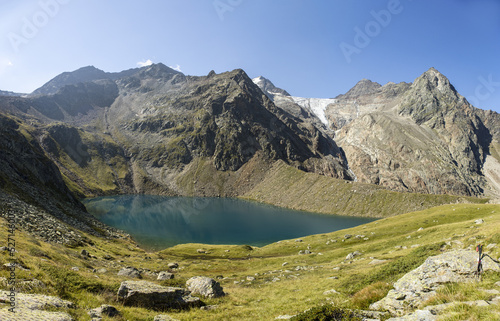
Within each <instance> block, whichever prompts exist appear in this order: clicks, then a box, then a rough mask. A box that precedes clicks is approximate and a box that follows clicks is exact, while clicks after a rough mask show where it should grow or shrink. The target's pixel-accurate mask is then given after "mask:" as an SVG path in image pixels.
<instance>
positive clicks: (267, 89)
mask: <svg viewBox="0 0 500 321" xmlns="http://www.w3.org/2000/svg"><path fill="white" fill-rule="evenodd" d="M252 81H253V82H254V84H256V85H257V86H259V88H260V89H261V90H262V91H263V92H264V93H265V94H266V95H267V96H268V97H269V98H271V99H273V100H274V96H276V95H280V96H290V94H289V93H288V92H287V91H286V90H284V89H281V88H278V87H276V86H275V85H274V84H273V83H272V82H271V81H270V80H269V79H267V78H265V77H263V76H259V77H256V78H253V79H252Z"/></svg>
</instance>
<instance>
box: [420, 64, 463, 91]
mask: <svg viewBox="0 0 500 321" xmlns="http://www.w3.org/2000/svg"><path fill="white" fill-rule="evenodd" d="M412 87H413V88H417V89H420V90H429V91H434V90H438V91H439V92H441V93H442V94H444V95H447V96H451V97H453V98H458V96H457V91H456V89H455V87H453V85H452V84H451V83H450V80H449V79H448V78H446V76H444V75H443V74H442V73H440V72H439V71H438V70H437V69H435V68H434V67H431V68H430V69H429V70H427V71H426V72H424V73H423V74H422V75H421V76H420V77H418V78H417V79H416V80H415V81H414V82H413V86H412Z"/></svg>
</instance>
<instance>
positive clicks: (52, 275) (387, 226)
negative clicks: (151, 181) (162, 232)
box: [0, 204, 500, 320]
mask: <svg viewBox="0 0 500 321" xmlns="http://www.w3.org/2000/svg"><path fill="white" fill-rule="evenodd" d="M479 218H482V219H484V220H485V224H481V225H476V224H475V223H474V221H475V220H476V219H479ZM498 226H500V206H499V205H491V204H486V205H478V204H454V205H444V206H439V207H434V208H431V209H427V210H423V211H419V212H413V213H408V214H402V215H399V216H395V217H390V218H385V219H381V220H378V221H375V222H372V223H369V224H366V225H362V226H358V227H355V228H351V229H347V230H342V231H336V232H333V233H326V234H319V235H311V236H306V237H302V240H303V242H295V240H282V241H280V242H276V243H272V244H270V245H268V246H264V247H248V246H239V245H206V244H183V245H178V246H175V247H171V248H168V249H165V250H162V251H158V252H154V253H148V252H147V251H145V250H143V249H141V248H138V247H137V246H136V245H135V244H134V243H133V242H131V241H128V240H119V239H110V240H106V239H101V238H97V237H93V236H90V235H87V237H88V238H89V239H90V240H91V241H92V242H93V243H94V245H93V246H87V247H85V249H87V250H88V251H89V252H90V254H91V255H94V256H96V257H97V259H94V258H89V259H85V258H82V257H81V256H80V255H79V253H80V251H81V250H82V249H83V247H77V248H67V247H64V246H62V245H57V244H47V243H44V242H42V241H38V240H36V239H34V238H33V237H31V236H29V235H27V234H25V233H24V232H21V231H19V232H18V235H17V240H16V241H17V242H16V249H17V251H18V253H17V255H16V257H17V259H18V260H19V261H22V262H23V264H24V265H26V266H27V267H28V268H29V269H30V271H19V273H18V276H17V277H18V279H19V280H20V279H32V278H36V279H38V280H40V281H42V282H43V283H45V285H46V286H45V287H35V288H32V289H30V290H29V291H30V292H34V293H43V294H50V295H58V296H61V297H63V298H67V299H68V300H70V301H72V302H74V303H75V304H76V306H77V307H76V309H73V310H72V311H71V313H72V315H74V317H75V319H78V320H79V319H82V320H85V318H87V314H86V313H87V310H88V309H90V308H95V307H98V306H100V305H101V304H111V305H113V306H115V307H117V308H118V310H119V311H121V312H122V316H121V318H122V320H152V319H153V317H154V316H155V315H157V314H158V312H153V311H149V310H147V309H143V308H133V307H125V306H123V305H122V304H121V303H120V302H118V301H117V300H116V291H117V289H118V287H119V285H120V283H121V282H122V281H124V280H125V279H124V278H122V277H119V276H117V272H118V271H119V269H120V268H121V267H125V266H134V267H137V268H143V269H149V270H151V271H158V272H159V271H166V270H168V268H167V264H168V263H171V262H177V263H179V269H177V270H175V278H174V279H173V280H169V281H163V282H159V281H156V279H155V278H154V277H153V276H148V275H144V280H147V281H151V282H157V283H160V284H163V285H167V286H181V285H183V284H184V283H185V281H186V280H187V279H189V278H190V277H192V276H196V275H203V276H209V277H213V278H215V277H218V276H222V277H223V279H220V282H221V285H222V286H223V288H224V291H225V292H226V293H227V294H228V295H227V296H226V297H223V298H219V299H203V301H204V302H205V303H206V304H216V305H218V308H217V309H215V310H213V311H202V310H199V309H192V310H187V311H170V312H166V313H167V314H169V315H171V316H172V317H174V318H176V319H179V320H273V319H274V318H275V317H277V316H278V315H285V314H288V315H297V314H299V313H302V312H304V311H305V310H308V309H310V308H315V309H314V310H313V311H320V312H318V314H319V315H321V313H322V312H321V311H322V310H321V309H327V310H331V309H334V308H338V309H340V310H342V311H348V310H349V309H359V308H361V309H365V308H366V307H367V306H368V305H369V304H370V303H372V302H374V301H376V300H378V299H380V298H381V297H383V296H384V295H385V294H386V293H387V291H389V289H390V288H391V284H392V283H393V282H394V281H395V280H397V278H399V277H400V276H402V275H403V274H404V273H406V272H408V271H410V270H411V269H413V268H415V267H416V266H418V265H419V264H421V263H422V262H423V260H425V259H426V258H427V257H428V256H430V255H433V254H436V253H440V251H441V249H442V248H443V247H442V245H443V244H446V242H450V241H460V242H462V243H463V244H464V247H468V246H471V247H475V245H476V243H477V242H481V243H483V244H490V243H495V242H498V240H499V233H498ZM420 227H422V228H423V230H420V231H419V228H420ZM471 227H472V228H471ZM345 234H351V235H353V236H356V235H364V236H365V237H366V238H368V240H365V239H364V238H356V237H352V238H350V239H347V240H345V239H344V235H345ZM6 237H7V228H6V222H5V221H4V220H0V240H6ZM472 238H474V239H472ZM342 240H344V241H342ZM333 241H336V242H333ZM327 243H328V244H327ZM416 244H419V246H418V247H416V248H412V245H416ZM451 244H452V246H453V244H454V243H451ZM308 246H310V248H311V251H312V252H313V254H311V255H298V253H299V251H300V250H304V249H307V247H308ZM396 246H397V247H398V248H396ZM405 247H406V249H405ZM444 247H445V248H447V249H450V246H447V245H445V246H444ZM198 249H205V250H206V251H207V253H198V251H197V250H198ZM354 251H359V252H361V253H362V255H360V256H358V257H356V258H355V259H354V260H352V261H346V260H345V258H346V255H347V254H349V253H351V252H354ZM488 254H490V255H492V256H493V257H498V256H499V255H500V251H499V249H498V248H494V249H492V250H489V251H488ZM105 255H111V256H112V257H113V259H112V260H104V259H103V257H104V256H105ZM146 256H148V257H151V259H147V260H145V257H146ZM372 258H375V259H379V260H385V261H384V263H380V264H377V265H371V264H369V263H370V262H371V260H372ZM8 261H9V257H8V255H7V254H6V253H2V254H0V264H3V263H6V262H8ZM284 263H287V264H284ZM72 267H78V268H79V271H73V270H72V269H71V268H72ZM101 268H105V269H107V270H108V271H107V272H106V273H104V274H101V273H95V272H92V271H93V269H101ZM0 276H4V277H6V276H7V271H0ZM247 277H252V278H255V280H252V279H251V278H248V279H247ZM332 277H335V278H332ZM249 280H251V281H249ZM498 280H500V276H499V275H498V273H490V274H487V275H486V276H485V277H484V279H483V281H482V283H481V284H480V286H479V285H477V288H492V287H493V284H494V283H495V282H496V281H498ZM331 289H335V290H336V291H337V292H338V293H337V294H323V293H324V292H325V291H328V290H331ZM466 297H470V298H473V299H479V298H487V297H485V296H484V293H481V292H480V291H478V290H477V289H474V288H470V286H469V285H449V286H448V287H446V288H444V289H443V290H442V291H441V292H439V293H438V295H437V296H436V298H433V299H432V301H429V302H427V303H426V304H427V305H429V304H439V303H441V302H449V301H453V300H456V299H462V298H466ZM321 307H323V308H321ZM340 310H339V311H340ZM470 310H471V311H472V312H470V313H469V312H467V313H468V314H464V313H466V312H465V311H464V309H462V308H460V307H454V308H450V311H449V312H446V313H447V314H446V315H447V316H449V317H450V318H451V319H446V320H463V319H460V318H461V317H463V316H464V315H466V316H468V317H471V320H475V319H474V318H476V319H477V320H488V317H489V316H491V315H494V313H497V312H498V307H493V306H492V307H487V308H481V309H472V308H471V309H470ZM325 313H327V311H326V310H325ZM328 313H329V312H328ZM453 318H455V319H453ZM465 319H467V318H465ZM117 320H120V319H117Z"/></svg>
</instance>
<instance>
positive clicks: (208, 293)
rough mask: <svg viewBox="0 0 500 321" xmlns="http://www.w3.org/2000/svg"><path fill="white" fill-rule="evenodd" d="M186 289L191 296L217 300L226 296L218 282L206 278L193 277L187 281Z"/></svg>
mask: <svg viewBox="0 0 500 321" xmlns="http://www.w3.org/2000/svg"><path fill="white" fill-rule="evenodd" d="M186 287H187V288H188V290H189V291H191V292H192V293H193V294H199V295H202V296H204V297H207V298H218V297H221V296H224V295H226V294H225V293H224V290H223V289H222V287H221V285H220V284H219V282H217V281H215V280H214V279H212V278H209V277H206V276H195V277H192V278H190V279H189V280H187V282H186Z"/></svg>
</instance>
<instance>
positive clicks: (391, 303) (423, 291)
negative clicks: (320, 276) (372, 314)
mask: <svg viewBox="0 0 500 321" xmlns="http://www.w3.org/2000/svg"><path fill="white" fill-rule="evenodd" d="M477 259H478V254H477V253H476V252H475V251H470V250H455V251H450V252H447V253H444V254H440V255H437V256H431V257H429V258H427V260H425V262H424V263H423V264H422V265H421V266H419V267H418V268H416V269H415V270H413V271H411V272H409V273H407V274H406V275H404V276H403V277H402V278H401V279H399V280H398V281H397V282H396V283H394V289H393V290H391V291H389V293H388V294H387V296H386V297H385V298H383V299H382V300H380V301H378V302H375V303H373V304H372V305H371V306H370V309H372V310H389V311H390V312H392V313H395V314H399V315H401V314H403V313H404V312H406V310H411V309H414V308H417V307H418V306H419V305H420V304H421V303H422V302H424V301H425V300H427V299H429V298H430V297H432V296H434V295H435V294H436V289H437V288H438V287H439V286H440V285H442V284H446V283H450V282H453V283H456V282H470V281H473V280H475V279H476V276H475V274H474V272H475V271H476V269H477ZM483 269H484V271H488V270H492V271H496V272H500V266H498V265H497V264H495V263H494V262H492V261H491V260H488V259H484V260H483Z"/></svg>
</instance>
